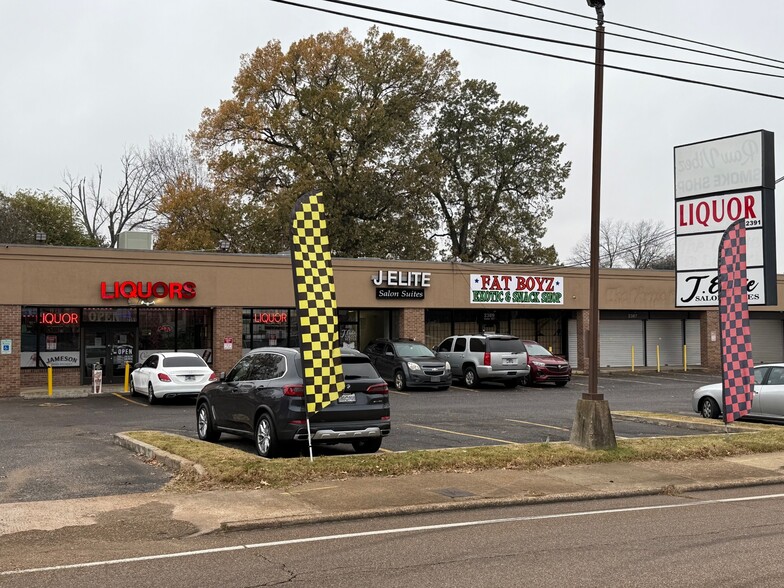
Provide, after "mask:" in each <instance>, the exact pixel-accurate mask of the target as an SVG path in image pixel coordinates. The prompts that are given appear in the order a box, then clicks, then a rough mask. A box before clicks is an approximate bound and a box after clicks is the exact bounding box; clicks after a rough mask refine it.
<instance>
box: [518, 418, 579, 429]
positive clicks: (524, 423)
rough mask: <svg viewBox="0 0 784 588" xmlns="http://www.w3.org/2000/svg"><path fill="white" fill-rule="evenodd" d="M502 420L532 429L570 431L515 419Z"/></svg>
mask: <svg viewBox="0 0 784 588" xmlns="http://www.w3.org/2000/svg"><path fill="white" fill-rule="evenodd" d="M504 420H507V421H509V422H510V423H521V424H523V425H533V426H534V427H545V428H546V429H557V430H559V431H569V430H570V429H567V428H565V427H556V426H555V425H541V424H539V423H532V422H530V421H518V420H517V419H504Z"/></svg>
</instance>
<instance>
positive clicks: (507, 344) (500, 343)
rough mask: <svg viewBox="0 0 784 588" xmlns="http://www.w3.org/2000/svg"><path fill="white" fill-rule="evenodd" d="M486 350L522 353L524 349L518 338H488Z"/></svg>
mask: <svg viewBox="0 0 784 588" xmlns="http://www.w3.org/2000/svg"><path fill="white" fill-rule="evenodd" d="M487 350H488V351H491V352H492V351H502V352H504V353H522V352H523V351H525V349H524V348H523V342H522V341H520V339H488V340H487Z"/></svg>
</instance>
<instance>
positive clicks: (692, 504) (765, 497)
mask: <svg viewBox="0 0 784 588" xmlns="http://www.w3.org/2000/svg"><path fill="white" fill-rule="evenodd" d="M775 498H784V494H765V495H763V496H743V497H740V498H717V499H715V500H698V501H694V502H684V503H679V504H659V505H654V506H630V507H626V508H608V509H603V510H586V511H579V512H567V513H558V514H549V515H534V516H524V517H507V518H502V519H484V520H480V521H463V522H460V523H443V524H440V525H421V526H417V527H397V528H392V529H379V530H376V531H360V532H357V533H340V534H337V535H321V536H316V537H302V538H299V539H286V540H281V541H267V542H265V543H249V544H246V545H232V546H229V547H213V548H211V549H197V550H193V551H180V552H176V553H161V554H156V555H142V556H139V557H126V558H123V559H107V560H103V561H91V562H85V563H77V564H64V565H59V566H48V567H41V568H27V569H22V570H8V571H4V572H0V576H12V575H19V574H32V573H38V572H54V571H58V570H74V569H83V568H95V567H100V566H110V565H117V564H124V563H135V562H142V561H156V560H164V559H173V558H177V557H193V556H197V555H209V554H213V553H223V552H229V551H242V550H243V549H264V548H268V547H279V546H282V545H301V544H305V543H318V542H322V541H340V540H344V539H356V538H359V537H374V536H379V535H400V534H403V533H418V532H420V531H437V530H442V529H459V528H465V527H479V526H483V525H498V524H504V523H525V522H531V521H545V520H552V519H567V518H577V517H590V516H596V515H612V514H621V513H627V512H643V511H649V510H650V511H653V510H667V509H672V508H694V507H697V506H709V505H713V504H730V503H734V502H751V501H754V500H771V499H775Z"/></svg>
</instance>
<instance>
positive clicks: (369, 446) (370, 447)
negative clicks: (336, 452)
mask: <svg viewBox="0 0 784 588" xmlns="http://www.w3.org/2000/svg"><path fill="white" fill-rule="evenodd" d="M351 446H352V447H353V448H354V451H356V452H357V453H375V452H376V451H378V450H379V449H381V437H368V438H366V439H357V440H356V441H352V442H351Z"/></svg>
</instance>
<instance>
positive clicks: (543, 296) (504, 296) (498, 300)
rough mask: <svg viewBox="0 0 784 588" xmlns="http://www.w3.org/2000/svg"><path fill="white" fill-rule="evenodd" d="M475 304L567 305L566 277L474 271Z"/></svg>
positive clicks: (473, 296)
mask: <svg viewBox="0 0 784 588" xmlns="http://www.w3.org/2000/svg"><path fill="white" fill-rule="evenodd" d="M471 304H526V305H529V304H563V278H560V277H552V276H511V275H506V274H471Z"/></svg>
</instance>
